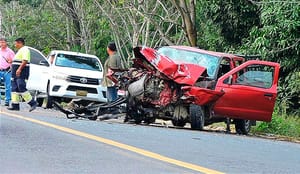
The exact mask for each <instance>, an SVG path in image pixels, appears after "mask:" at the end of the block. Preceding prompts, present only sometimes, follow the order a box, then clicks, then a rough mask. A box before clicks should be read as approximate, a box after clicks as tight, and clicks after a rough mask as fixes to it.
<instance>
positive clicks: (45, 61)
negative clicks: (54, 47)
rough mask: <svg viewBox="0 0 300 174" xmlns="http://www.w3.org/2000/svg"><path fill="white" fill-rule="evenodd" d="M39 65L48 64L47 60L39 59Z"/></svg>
mask: <svg viewBox="0 0 300 174" xmlns="http://www.w3.org/2000/svg"><path fill="white" fill-rule="evenodd" d="M39 65H42V66H49V63H48V62H47V60H41V61H40V63H39Z"/></svg>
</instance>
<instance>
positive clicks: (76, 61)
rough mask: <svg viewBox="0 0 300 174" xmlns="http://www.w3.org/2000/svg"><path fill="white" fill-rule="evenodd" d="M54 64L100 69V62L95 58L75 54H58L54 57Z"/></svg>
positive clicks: (93, 69)
mask: <svg viewBox="0 0 300 174" xmlns="http://www.w3.org/2000/svg"><path fill="white" fill-rule="evenodd" d="M55 65H56V66H62V67H69V68H78V69H85V70H92V71H102V67H101V65H100V62H99V60H97V59H96V58H91V57H83V56H76V55H68V54H58V55H57V57H56V61H55Z"/></svg>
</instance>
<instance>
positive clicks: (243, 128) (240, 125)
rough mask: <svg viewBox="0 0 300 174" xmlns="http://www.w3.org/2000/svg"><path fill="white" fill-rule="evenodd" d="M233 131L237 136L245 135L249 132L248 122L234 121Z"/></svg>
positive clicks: (249, 125)
mask: <svg viewBox="0 0 300 174" xmlns="http://www.w3.org/2000/svg"><path fill="white" fill-rule="evenodd" d="M234 124H235V130H236V133H237V134H242V135H247V134H248V133H249V132H250V130H251V121H250V120H240V119H236V120H234Z"/></svg>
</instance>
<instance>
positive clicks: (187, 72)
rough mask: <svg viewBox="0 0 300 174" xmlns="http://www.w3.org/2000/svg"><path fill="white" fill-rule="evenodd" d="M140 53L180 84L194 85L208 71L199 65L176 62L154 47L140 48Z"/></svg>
mask: <svg viewBox="0 0 300 174" xmlns="http://www.w3.org/2000/svg"><path fill="white" fill-rule="evenodd" d="M140 53H141V54H142V55H143V57H144V58H145V59H146V60H147V61H148V62H149V63H151V64H152V65H153V66H154V67H155V68H156V69H157V70H158V71H160V72H161V73H163V74H164V75H166V76H167V77H168V78H169V79H172V80H173V81H175V82H176V83H178V84H186V85H194V84H195V83H196V81H197V80H198V78H199V77H200V76H201V75H202V74H203V73H204V72H205V71H206V68H204V67H201V66H199V65H195V64H186V63H182V64H181V63H175V62H174V61H173V60H171V59H170V58H168V57H166V56H163V55H159V54H158V53H157V51H156V50H154V49H152V48H148V47H143V48H140Z"/></svg>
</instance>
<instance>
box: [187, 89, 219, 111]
mask: <svg viewBox="0 0 300 174" xmlns="http://www.w3.org/2000/svg"><path fill="white" fill-rule="evenodd" d="M182 90H183V94H184V96H185V97H187V100H188V101H190V102H192V103H194V104H197V105H201V106H203V105H207V104H211V103H213V102H215V101H217V100H218V99H219V98H220V97H221V96H223V95H224V92H219V91H214V90H210V89H205V88H200V87H196V86H184V87H182Z"/></svg>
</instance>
